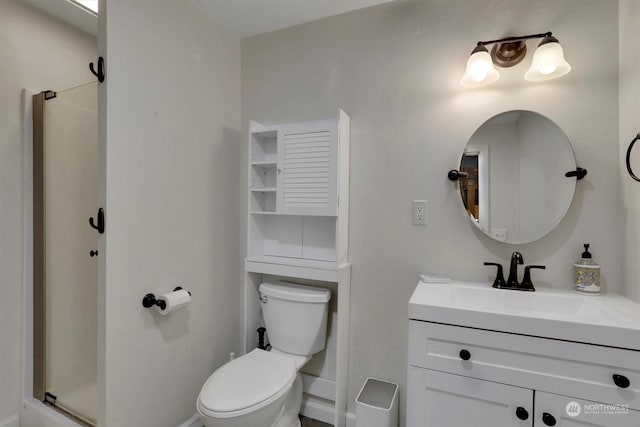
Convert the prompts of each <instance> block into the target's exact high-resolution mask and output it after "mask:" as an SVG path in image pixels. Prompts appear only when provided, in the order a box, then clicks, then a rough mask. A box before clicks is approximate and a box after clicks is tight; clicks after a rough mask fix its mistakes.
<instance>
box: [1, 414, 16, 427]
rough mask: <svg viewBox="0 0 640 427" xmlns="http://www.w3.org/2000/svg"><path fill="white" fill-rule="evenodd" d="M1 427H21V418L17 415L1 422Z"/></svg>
mask: <svg viewBox="0 0 640 427" xmlns="http://www.w3.org/2000/svg"><path fill="white" fill-rule="evenodd" d="M0 427H20V418H19V417H18V416H17V415H14V416H13V417H10V418H7V419H6V420H4V421H0Z"/></svg>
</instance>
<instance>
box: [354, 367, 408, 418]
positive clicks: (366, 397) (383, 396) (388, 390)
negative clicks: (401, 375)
mask: <svg viewBox="0 0 640 427" xmlns="http://www.w3.org/2000/svg"><path fill="white" fill-rule="evenodd" d="M356 427H398V384H396V383H391V382H388V381H383V380H379V379H376V378H371V377H369V378H367V380H366V381H365V382H364V385H363V386H362V388H361V389H360V393H358V397H356Z"/></svg>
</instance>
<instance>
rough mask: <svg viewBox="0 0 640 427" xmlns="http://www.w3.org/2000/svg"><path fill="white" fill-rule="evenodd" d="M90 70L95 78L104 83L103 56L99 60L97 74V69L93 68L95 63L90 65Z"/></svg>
mask: <svg viewBox="0 0 640 427" xmlns="http://www.w3.org/2000/svg"><path fill="white" fill-rule="evenodd" d="M89 70H91V72H92V73H93V75H94V76H96V77H97V78H98V81H99V82H100V83H102V82H103V81H104V77H105V75H104V58H103V57H102V56H101V57H99V58H98V71H97V72H96V70H95V68H93V62H90V63H89Z"/></svg>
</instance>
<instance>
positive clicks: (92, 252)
mask: <svg viewBox="0 0 640 427" xmlns="http://www.w3.org/2000/svg"><path fill="white" fill-rule="evenodd" d="M89 256H90V257H91V258H93V257H94V256H98V251H97V250H95V251H89Z"/></svg>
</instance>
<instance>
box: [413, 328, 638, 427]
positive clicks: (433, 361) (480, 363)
mask: <svg viewBox="0 0 640 427" xmlns="http://www.w3.org/2000/svg"><path fill="white" fill-rule="evenodd" d="M614 376H617V380H614ZM616 382H617V383H618V384H619V385H616ZM627 383H628V384H627ZM625 386H626V387H625ZM407 395H408V398H407V427H446V426H451V427H459V426H487V427H489V426H492V427H493V426H498V427H509V426H530V425H533V426H539V427H542V426H553V425H556V426H564V427H567V426H609V427H632V426H633V427H638V426H640V351H636V350H630V349H621V348H612V347H606V346H600V345H592V344H588V343H577V342H569V341H564V340H557V339H548V338H540V337H534V336H525V335H519V334H513V333H504V332H498V331H489V330H482V329H475V328H471V327H462V326H455V325H446V324H439V323H434V322H428V321H418V320H410V321H409V370H408V392H407ZM576 408H578V409H576ZM578 411H579V412H580V413H578Z"/></svg>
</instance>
